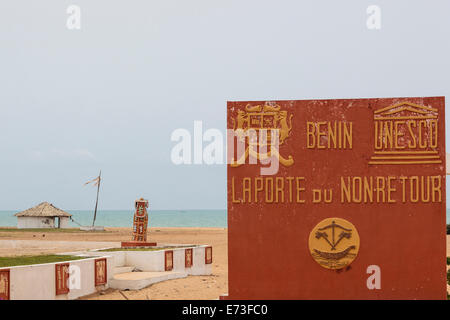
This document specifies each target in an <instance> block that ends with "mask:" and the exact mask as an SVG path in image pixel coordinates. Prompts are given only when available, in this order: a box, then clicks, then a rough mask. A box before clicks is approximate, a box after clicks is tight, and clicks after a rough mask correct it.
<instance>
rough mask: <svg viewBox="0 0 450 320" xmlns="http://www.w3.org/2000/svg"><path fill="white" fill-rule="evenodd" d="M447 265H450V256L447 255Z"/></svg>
mask: <svg viewBox="0 0 450 320" xmlns="http://www.w3.org/2000/svg"><path fill="white" fill-rule="evenodd" d="M447 265H448V266H450V257H447Z"/></svg>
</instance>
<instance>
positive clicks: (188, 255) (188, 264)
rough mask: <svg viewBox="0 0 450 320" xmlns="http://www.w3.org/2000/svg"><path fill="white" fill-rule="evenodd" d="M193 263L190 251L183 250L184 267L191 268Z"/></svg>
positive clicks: (191, 251)
mask: <svg viewBox="0 0 450 320" xmlns="http://www.w3.org/2000/svg"><path fill="white" fill-rule="evenodd" d="M193 263H194V254H193V250H192V249H186V250H184V267H185V268H191V267H192V264H193Z"/></svg>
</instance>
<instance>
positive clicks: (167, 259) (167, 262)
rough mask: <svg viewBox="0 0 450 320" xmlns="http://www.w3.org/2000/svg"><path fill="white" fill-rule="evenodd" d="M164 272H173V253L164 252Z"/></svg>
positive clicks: (170, 251)
mask: <svg viewBox="0 0 450 320" xmlns="http://www.w3.org/2000/svg"><path fill="white" fill-rule="evenodd" d="M164 270H165V271H172V270H173V251H172V250H169V251H164Z"/></svg>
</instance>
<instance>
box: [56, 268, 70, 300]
mask: <svg viewBox="0 0 450 320" xmlns="http://www.w3.org/2000/svg"><path fill="white" fill-rule="evenodd" d="M55 280H56V281H55V287H56V295H59V294H65V293H68V292H69V291H70V290H69V263H60V264H55Z"/></svg>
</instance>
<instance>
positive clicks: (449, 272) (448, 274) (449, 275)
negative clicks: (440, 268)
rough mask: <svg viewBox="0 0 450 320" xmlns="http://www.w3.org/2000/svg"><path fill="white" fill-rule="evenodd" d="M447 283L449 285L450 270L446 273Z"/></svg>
mask: <svg viewBox="0 0 450 320" xmlns="http://www.w3.org/2000/svg"><path fill="white" fill-rule="evenodd" d="M447 283H448V284H449V285H450V270H448V271H447Z"/></svg>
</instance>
